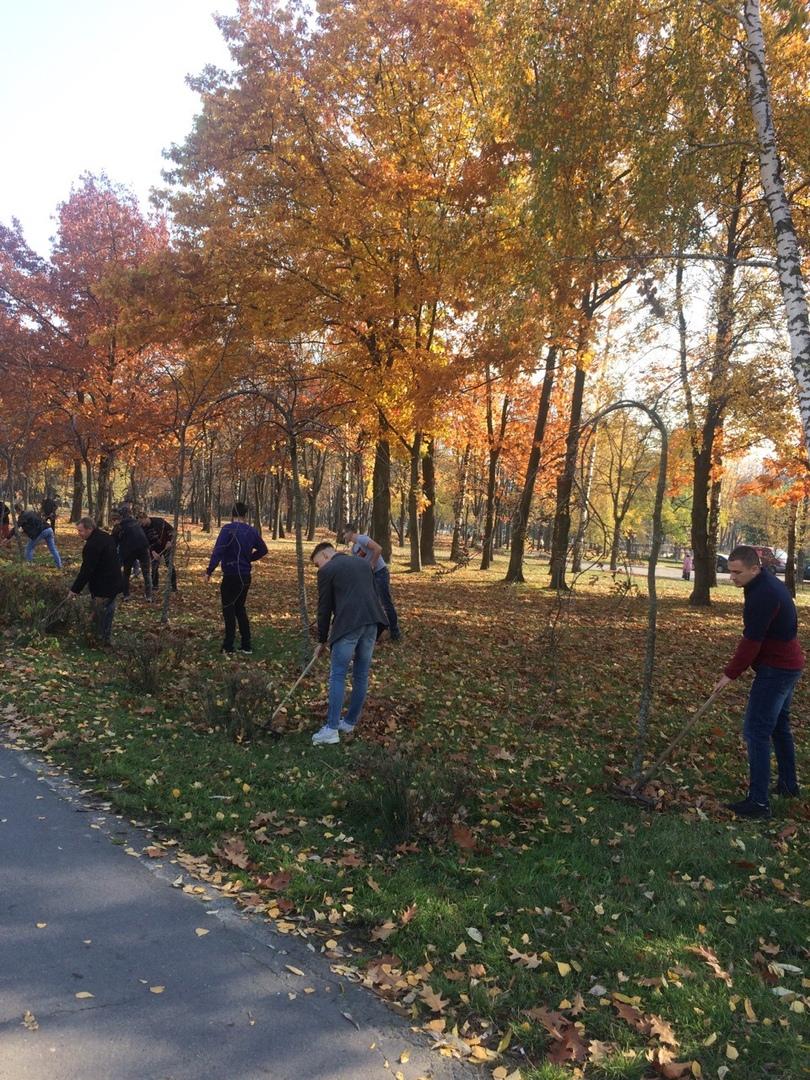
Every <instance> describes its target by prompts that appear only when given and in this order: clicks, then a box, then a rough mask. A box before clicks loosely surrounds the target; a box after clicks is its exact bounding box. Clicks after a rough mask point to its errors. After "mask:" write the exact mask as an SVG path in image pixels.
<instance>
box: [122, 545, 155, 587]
mask: <svg viewBox="0 0 810 1080" xmlns="http://www.w3.org/2000/svg"><path fill="white" fill-rule="evenodd" d="M136 562H137V563H140V565H141V571H142V572H143V588H144V592H145V593H146V597H147V599H151V598H152V578H151V575H150V574H149V567H150V566H151V564H152V558H151V556H150V554H149V548H143V550H142V551H133V552H131V553H130V554H129V555H126V556H122V558H121V567H122V569H123V571H124V596H129V579H130V576H131V575H132V567H133V566H134V565H135V563H136Z"/></svg>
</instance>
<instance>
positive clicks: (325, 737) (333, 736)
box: [312, 724, 340, 746]
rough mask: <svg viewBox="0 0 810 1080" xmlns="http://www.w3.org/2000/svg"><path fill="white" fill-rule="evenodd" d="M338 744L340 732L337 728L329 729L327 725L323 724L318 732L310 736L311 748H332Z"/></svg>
mask: <svg viewBox="0 0 810 1080" xmlns="http://www.w3.org/2000/svg"><path fill="white" fill-rule="evenodd" d="M339 742H340V732H339V731H338V729H337V728H332V727H329V725H328V724H324V725H323V727H322V728H321V730H320V731H316V732H315V734H314V735H313V736H312V745H313V746H333V745H334V744H335V743H339Z"/></svg>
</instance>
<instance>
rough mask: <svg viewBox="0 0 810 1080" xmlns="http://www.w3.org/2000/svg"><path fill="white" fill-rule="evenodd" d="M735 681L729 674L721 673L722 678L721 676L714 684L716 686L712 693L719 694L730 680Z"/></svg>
mask: <svg viewBox="0 0 810 1080" xmlns="http://www.w3.org/2000/svg"><path fill="white" fill-rule="evenodd" d="M733 681H734V680H733V679H730V678H729V677H728V675H721V676H720V678H719V679H718V680H717V682H716V683H715V684H714V686H713V687H712V693H713V694H719V693H720V691H721V690H722V689H723V688H724V687H726V686H728V684H729V683H730V682H733Z"/></svg>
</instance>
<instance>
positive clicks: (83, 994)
mask: <svg viewBox="0 0 810 1080" xmlns="http://www.w3.org/2000/svg"><path fill="white" fill-rule="evenodd" d="M76 997H77V998H80V999H83V998H91V997H93V995H92V994H91V993H90V991H89V990H80V991H79V992H78V994H77V995H76Z"/></svg>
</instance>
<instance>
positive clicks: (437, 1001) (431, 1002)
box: [419, 985, 450, 1013]
mask: <svg viewBox="0 0 810 1080" xmlns="http://www.w3.org/2000/svg"><path fill="white" fill-rule="evenodd" d="M419 997H420V998H421V1000H422V1001H424V1003H425V1005H427V1007H428V1008H429V1009H430V1010H431V1012H437V1013H438V1012H444V1010H445V1009H446V1008H447V1006H448V1005H449V1004H450V1002H449V1000H448V1001H445V999H444V998H443V997H442V996H441V994H437V993H436V991H435V990H434V989H433V988H432V987H431V986H427V985H425V986H423V987H422V990H421V992H420V994H419Z"/></svg>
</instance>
